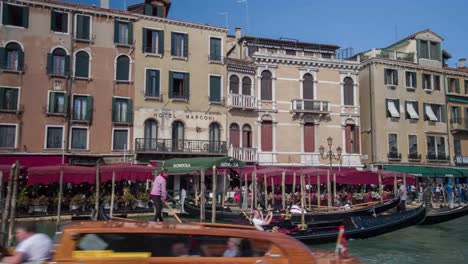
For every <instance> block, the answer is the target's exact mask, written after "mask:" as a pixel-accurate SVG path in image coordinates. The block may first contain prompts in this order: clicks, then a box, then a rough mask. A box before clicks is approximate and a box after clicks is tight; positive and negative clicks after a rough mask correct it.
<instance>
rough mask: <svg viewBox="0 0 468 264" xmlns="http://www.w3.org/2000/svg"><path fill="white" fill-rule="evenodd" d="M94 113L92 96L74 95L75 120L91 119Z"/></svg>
mask: <svg viewBox="0 0 468 264" xmlns="http://www.w3.org/2000/svg"><path fill="white" fill-rule="evenodd" d="M92 113H93V97H92V96H76V95H75V96H73V120H75V121H91V116H92Z"/></svg>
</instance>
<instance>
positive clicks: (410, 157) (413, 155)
mask: <svg viewBox="0 0 468 264" xmlns="http://www.w3.org/2000/svg"><path fill="white" fill-rule="evenodd" d="M421 158H422V155H421V154H419V153H417V152H416V153H409V154H408V161H412V162H418V161H421Z"/></svg>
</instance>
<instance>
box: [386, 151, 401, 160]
mask: <svg viewBox="0 0 468 264" xmlns="http://www.w3.org/2000/svg"><path fill="white" fill-rule="evenodd" d="M387 158H388V161H401V153H398V152H390V153H388V154H387Z"/></svg>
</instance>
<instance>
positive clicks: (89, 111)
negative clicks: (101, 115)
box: [86, 96, 93, 121]
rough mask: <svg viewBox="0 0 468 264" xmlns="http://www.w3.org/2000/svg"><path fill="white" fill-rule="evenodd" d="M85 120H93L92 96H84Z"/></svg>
mask: <svg viewBox="0 0 468 264" xmlns="http://www.w3.org/2000/svg"><path fill="white" fill-rule="evenodd" d="M86 120H88V121H91V120H93V97H92V96H88V97H86Z"/></svg>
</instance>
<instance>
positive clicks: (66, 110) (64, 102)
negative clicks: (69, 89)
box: [63, 94, 68, 114]
mask: <svg viewBox="0 0 468 264" xmlns="http://www.w3.org/2000/svg"><path fill="white" fill-rule="evenodd" d="M63 113H65V114H67V113H68V94H63Z"/></svg>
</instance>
